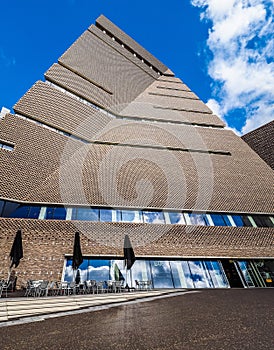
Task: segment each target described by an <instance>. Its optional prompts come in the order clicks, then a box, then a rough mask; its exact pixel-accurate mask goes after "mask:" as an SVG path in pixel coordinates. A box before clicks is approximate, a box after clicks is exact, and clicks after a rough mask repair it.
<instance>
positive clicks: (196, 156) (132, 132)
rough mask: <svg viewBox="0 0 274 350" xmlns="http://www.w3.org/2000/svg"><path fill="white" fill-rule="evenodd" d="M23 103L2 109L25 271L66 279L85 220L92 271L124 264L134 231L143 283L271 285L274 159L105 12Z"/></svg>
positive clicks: (136, 275) (6, 184)
mask: <svg viewBox="0 0 274 350" xmlns="http://www.w3.org/2000/svg"><path fill="white" fill-rule="evenodd" d="M13 109H14V113H8V114H6V115H5V116H4V117H3V118H2V120H0V146H1V147H2V148H3V149H0V162H1V168H0V195H1V197H0V215H1V218H0V238H1V241H0V242H1V243H0V244H1V251H2V252H4V255H5V256H6V258H7V257H8V254H9V249H10V246H11V242H12V239H13V235H14V232H16V230H17V229H18V227H20V228H21V229H22V232H23V245H24V259H23V260H22V262H21V263H20V268H18V276H19V279H21V280H22V281H24V280H25V279H26V278H27V277H29V278H39V279H41V278H44V279H60V278H63V279H68V280H69V279H70V278H71V268H70V266H71V260H70V258H71V255H72V245H73V237H74V232H75V231H79V232H80V233H81V242H82V251H83V254H84V256H85V260H84V263H83V266H82V267H81V276H82V280H84V279H95V280H96V279H97V280H104V279H110V278H115V269H116V271H117V268H118V270H119V271H120V272H121V274H123V266H122V265H123V264H122V257H123V240H124V236H125V234H128V235H129V236H130V239H131V242H132V244H133V247H134V251H135V255H136V258H137V260H136V262H135V264H134V265H133V267H132V276H131V277H132V281H131V282H132V283H134V280H135V279H137V280H138V279H148V280H152V283H153V286H154V287H158V288H159V287H193V288H198V287H229V286H231V287H233V286H243V287H249V286H260V287H262V286H263V287H264V286H269V285H272V278H273V277H274V276H273V273H274V261H273V255H274V248H273V243H274V239H273V226H274V219H273V171H272V170H271V169H270V168H269V167H268V166H267V165H266V164H265V163H264V162H263V161H262V160H261V159H260V157H259V156H258V155H257V154H256V153H255V152H254V151H253V150H252V149H251V148H249V146H248V145H247V144H246V143H245V142H244V141H243V140H242V139H241V138H240V137H238V136H236V135H235V134H234V133H233V132H232V131H230V130H227V129H225V128H224V126H225V125H224V123H223V122H222V121H221V120H220V119H219V118H218V117H217V116H215V115H213V114H212V111H211V110H210V109H209V108H208V107H207V106H206V105H205V104H204V103H203V102H202V101H201V100H200V99H199V98H198V97H197V96H196V95H195V93H193V92H192V91H191V90H190V89H189V88H188V87H187V86H186V84H184V83H183V82H182V81H181V80H180V79H179V78H177V77H176V76H175V75H174V73H173V72H172V71H171V70H170V69H169V68H168V67H166V66H165V65H164V64H163V63H161V62H160V61H159V60H157V59H156V58H155V57H153V56H152V55H151V54H150V53H149V52H148V51H146V50H145V49H144V48H143V47H141V46H140V45H139V44H137V43H136V42H135V41H134V40H133V39H132V38H130V37H129V36H128V35H127V34H125V33H124V32H123V31H121V30H120V29H119V28H118V27H117V26H116V25H114V24H113V23H112V22H110V21H109V20H108V19H107V18H106V17H104V16H100V17H99V18H98V19H97V20H96V24H95V25H91V26H90V27H89V28H88V29H87V30H86V31H85V32H84V33H83V34H82V35H81V36H80V37H79V38H78V39H77V40H76V41H75V43H73V45H72V46H71V47H70V48H69V49H68V50H67V51H66V52H65V53H64V54H63V55H62V56H61V57H60V58H59V60H58V63H55V64H53V65H52V66H51V67H50V68H49V70H48V71H47V72H46V73H45V81H38V82H36V83H35V84H34V85H33V86H32V87H31V88H30V89H29V91H27V92H26V94H25V95H24V96H23V97H22V98H21V99H20V100H19V101H18V102H17V103H16V104H15V106H14V108H13ZM1 147H0V148H1ZM5 148H6V149H5ZM64 261H65V268H64V269H63V266H64ZM7 266H8V261H7V259H6V260H2V261H1V262H0V270H1V274H2V275H4V274H5V273H6V269H7ZM108 268H109V270H108V271H107V269H108ZM96 269H97V270H96ZM95 270H96V271H97V272H98V273H97V272H96V273H97V275H96V274H95V272H94V271H95ZM107 277H108V278H107Z"/></svg>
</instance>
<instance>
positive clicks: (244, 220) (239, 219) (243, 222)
mask: <svg viewBox="0 0 274 350" xmlns="http://www.w3.org/2000/svg"><path fill="white" fill-rule="evenodd" d="M231 216H232V219H233V220H234V222H235V224H236V226H238V227H242V226H252V223H251V222H250V220H249V218H248V216H247V215H231Z"/></svg>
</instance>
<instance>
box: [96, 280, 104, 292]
mask: <svg viewBox="0 0 274 350" xmlns="http://www.w3.org/2000/svg"><path fill="white" fill-rule="evenodd" d="M96 292H97V294H98V293H104V292H105V282H102V281H100V282H97V283H96Z"/></svg>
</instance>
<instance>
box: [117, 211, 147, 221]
mask: <svg viewBox="0 0 274 350" xmlns="http://www.w3.org/2000/svg"><path fill="white" fill-rule="evenodd" d="M121 221H122V222H142V217H141V213H140V212H139V211H137V210H121Z"/></svg>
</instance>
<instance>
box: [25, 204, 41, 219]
mask: <svg viewBox="0 0 274 350" xmlns="http://www.w3.org/2000/svg"><path fill="white" fill-rule="evenodd" d="M40 209H41V207H40V206H33V207H30V209H29V215H28V217H29V218H30V219H38V217H39V214H40Z"/></svg>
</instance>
